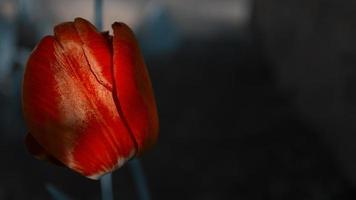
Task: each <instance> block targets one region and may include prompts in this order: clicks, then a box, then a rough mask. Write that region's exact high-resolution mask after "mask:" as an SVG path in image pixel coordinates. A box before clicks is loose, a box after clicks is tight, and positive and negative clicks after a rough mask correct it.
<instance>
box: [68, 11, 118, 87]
mask: <svg viewBox="0 0 356 200" xmlns="http://www.w3.org/2000/svg"><path fill="white" fill-rule="evenodd" d="M74 26H75V28H76V30H77V32H78V35H79V37H80V39H81V41H82V42H83V46H82V47H83V50H84V52H85V55H86V58H87V60H88V62H89V65H90V68H91V70H92V71H93V73H94V74H95V76H96V78H97V79H98V81H99V82H100V83H101V84H103V85H104V86H105V87H107V88H108V89H110V90H112V61H111V58H112V51H111V44H110V43H109V41H108V40H107V38H106V37H105V36H104V35H102V34H101V33H100V32H98V31H97V30H96V28H95V27H94V26H93V25H92V24H90V23H89V22H88V21H87V20H85V19H83V18H76V19H75V20H74Z"/></svg>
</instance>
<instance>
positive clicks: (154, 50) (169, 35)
mask: <svg viewBox="0 0 356 200" xmlns="http://www.w3.org/2000/svg"><path fill="white" fill-rule="evenodd" d="M137 36H138V40H139V42H140V46H141V48H142V51H143V53H144V54H145V55H148V56H159V55H166V54H170V53H173V52H174V50H176V49H177V48H178V47H179V44H180V36H179V33H178V30H177V27H176V24H175V22H174V20H173V19H172V16H171V15H170V13H169V11H168V10H167V9H166V7H164V6H162V5H160V4H159V3H157V2H154V1H151V2H150V3H149V4H148V5H147V6H146V9H145V16H144V19H143V21H142V22H141V24H140V26H139V27H138V29H137Z"/></svg>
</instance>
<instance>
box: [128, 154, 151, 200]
mask: <svg viewBox="0 0 356 200" xmlns="http://www.w3.org/2000/svg"><path fill="white" fill-rule="evenodd" d="M129 169H130V171H131V174H132V177H133V179H134V182H135V184H136V188H137V192H138V195H139V199H140V200H150V194H149V190H148V186H147V181H146V177H145V174H144V173H143V170H142V166H141V163H140V160H139V159H137V158H135V159H133V160H131V161H130V162H129Z"/></svg>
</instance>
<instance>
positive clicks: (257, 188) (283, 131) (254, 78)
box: [0, 0, 356, 200]
mask: <svg viewBox="0 0 356 200" xmlns="http://www.w3.org/2000/svg"><path fill="white" fill-rule="evenodd" d="M103 9H104V11H103V13H104V16H103V18H104V29H105V30H110V26H111V24H112V23H113V22H114V21H123V22H125V23H127V24H129V25H130V26H131V27H132V28H133V29H134V31H135V33H136V35H137V37H138V39H139V41H140V44H141V48H142V50H143V53H144V55H145V58H146V63H147V65H148V68H149V71H150V74H151V78H152V81H153V86H154V89H155V94H156V99H157V104H158V109H159V115H160V122H161V133H160V134H161V135H160V139H159V142H158V144H157V146H156V148H154V149H153V150H152V151H150V152H148V153H147V154H146V155H144V156H143V158H142V164H143V169H144V171H145V174H146V176H147V180H148V183H149V188H150V192H151V197H152V199H172V200H175V199H180V200H181V199H194V200H196V199H202V200H210V199H211V200H215V199H239V200H242V199H244V200H245V199H246V200H250V199H251V200H255V199H256V200H257V199H273V200H275V199H298V200H300V199H305V200H317V199H318V200H319V199H323V200H329V199H330V200H331V199H337V200H343V199H355V198H356V192H355V187H356V186H355V184H356V156H355V153H356V37H355V35H356V26H355V24H356V14H355V13H356V3H354V1H351V0H344V1H336V0H334V1H332V0H299V1H297V0H294V1H293V0H220V1H213V0H195V1H187V0H170V1H163V0H155V1H147V0H146V1H144V0H131V1H128V0H104V7H103ZM93 11H94V3H93V1H91V0H75V1H70V0H63V1H55V0H17V1H16V0H0V158H1V165H0V200H2V199H5V200H7V199H36V200H37V199H52V197H51V196H50V193H49V191H48V190H47V189H46V188H48V186H49V184H50V185H51V186H54V187H55V188H57V189H58V190H59V191H61V192H63V193H65V194H67V195H68V196H70V197H71V198H72V199H85V200H92V199H93V200H96V199H100V187H99V182H95V181H91V180H87V179H85V178H83V177H81V176H79V175H77V174H75V173H73V172H71V171H69V170H67V169H65V168H60V167H57V166H53V165H51V164H48V163H45V162H41V161H38V160H36V159H34V158H33V157H31V156H30V155H29V154H28V153H27V152H26V149H25V147H24V144H23V138H24V135H25V133H26V127H25V125H24V122H23V119H22V113H21V100H20V91H21V79H22V75H23V70H24V67H25V64H26V61H27V58H28V55H29V53H30V52H31V50H32V49H33V48H34V46H35V44H36V43H37V42H38V41H39V40H40V38H42V37H43V36H44V35H46V34H52V28H53V26H54V25H55V24H57V23H60V22H63V21H69V20H73V19H74V18H75V17H84V18H86V19H88V20H91V21H93V19H94V13H93ZM354 93H355V94H354ZM113 177H114V195H115V199H138V196H137V191H136V190H135V186H134V183H133V180H132V177H131V174H130V171H129V169H128V167H127V166H126V167H123V168H122V169H120V170H118V171H116V172H115V173H114V174H113Z"/></svg>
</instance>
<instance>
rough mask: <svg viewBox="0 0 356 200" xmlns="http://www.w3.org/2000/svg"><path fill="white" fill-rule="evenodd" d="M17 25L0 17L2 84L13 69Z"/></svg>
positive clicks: (0, 74) (0, 79) (0, 80)
mask: <svg viewBox="0 0 356 200" xmlns="http://www.w3.org/2000/svg"><path fill="white" fill-rule="evenodd" d="M15 36H16V34H15V24H14V22H13V21H11V20H9V19H6V18H3V17H2V16H1V15H0V84H1V82H3V81H4V79H5V78H7V77H8V76H9V75H10V73H11V70H12V67H13V59H14V56H15V51H16V37H15Z"/></svg>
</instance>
